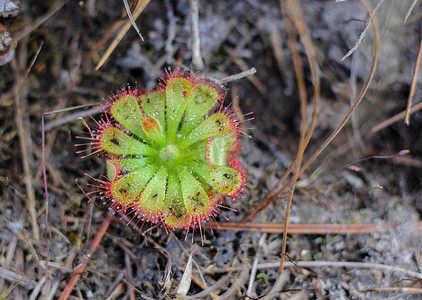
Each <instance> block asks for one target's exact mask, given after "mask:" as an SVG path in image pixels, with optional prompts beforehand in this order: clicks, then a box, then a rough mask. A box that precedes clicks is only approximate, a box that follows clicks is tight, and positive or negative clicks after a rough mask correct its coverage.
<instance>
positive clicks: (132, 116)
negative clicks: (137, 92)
mask: <svg viewBox="0 0 422 300" xmlns="http://www.w3.org/2000/svg"><path fill="white" fill-rule="evenodd" d="M110 113H111V114H112V115H113V117H114V118H115V119H116V120H117V121H118V122H119V123H120V124H122V125H123V126H124V127H125V128H126V129H127V130H129V131H130V132H131V133H133V134H135V135H137V136H138V137H140V138H142V139H143V140H147V138H146V135H145V133H144V132H143V131H142V128H141V127H140V124H141V123H142V120H143V115H142V112H141V110H140V108H139V104H138V100H137V99H136V97H135V96H133V95H131V94H127V95H125V96H121V97H120V98H117V100H116V101H115V102H114V103H113V105H112V106H111V107H110Z"/></svg>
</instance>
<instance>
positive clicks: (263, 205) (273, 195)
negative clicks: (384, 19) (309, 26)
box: [242, 0, 379, 222]
mask: <svg viewBox="0 0 422 300" xmlns="http://www.w3.org/2000/svg"><path fill="white" fill-rule="evenodd" d="M361 2H362V4H363V5H364V6H365V8H367V11H368V12H369V14H370V19H371V22H372V26H373V27H374V52H373V53H374V54H373V59H372V65H371V69H370V72H369V75H368V78H367V80H366V81H365V84H364V86H363V88H362V90H361V91H360V93H359V95H358V97H357V98H356V100H355V102H354V104H353V106H352V107H351V108H350V110H349V112H348V113H347V114H346V116H345V117H344V119H343V120H342V122H341V123H340V125H339V126H338V127H337V128H336V129H335V130H334V131H333V133H332V134H331V135H330V136H329V137H328V138H327V140H326V141H325V142H324V143H323V144H322V145H321V146H320V147H319V148H318V150H317V151H316V152H315V153H314V154H313V155H312V157H311V158H309V159H308V161H307V162H306V163H305V164H304V165H303V166H302V168H301V170H300V174H302V173H303V172H304V171H305V170H306V169H307V168H308V167H309V166H310V165H311V164H312V163H313V162H314V161H315V159H316V158H317V157H318V156H319V155H320V154H321V153H322V151H324V149H325V148H326V147H327V146H328V145H329V144H330V143H331V142H332V140H333V139H334V138H335V137H336V136H337V134H338V133H339V132H340V130H341V129H343V127H344V125H345V124H346V123H347V121H348V120H349V119H350V116H351V115H352V113H353V112H354V111H355V110H356V108H357V107H358V106H359V104H360V102H361V101H362V99H363V97H364V96H365V94H366V92H367V90H368V88H369V84H370V83H371V81H372V78H373V76H374V74H375V68H376V64H377V58H378V49H379V31H378V25H377V22H376V20H375V19H374V16H373V14H372V9H371V8H370V7H369V6H367V5H368V3H367V2H366V0H361ZM295 165H296V160H295V161H293V163H292V164H291V166H290V167H289V169H288V170H287V171H286V172H285V174H283V176H282V178H280V180H279V181H278V182H277V184H276V186H275V187H274V188H273V189H272V190H271V191H270V192H269V193H268V194H267V196H266V197H265V198H264V200H263V201H261V202H260V203H259V204H258V206H257V208H256V209H255V210H254V211H253V212H252V213H250V214H249V216H248V217H247V218H245V219H244V220H242V222H248V221H252V220H253V219H254V218H255V217H256V216H257V215H258V214H259V213H261V212H262V211H263V210H264V209H265V208H267V207H268V206H269V205H270V204H271V202H272V201H273V198H276V197H278V196H279V195H280V194H282V193H283V192H284V191H285V190H286V189H287V187H288V186H289V185H290V184H291V182H292V181H291V180H289V181H288V182H286V183H285V184H284V185H283V186H282V187H281V189H280V190H278V191H276V189H277V188H278V187H279V186H280V185H281V183H282V182H283V181H284V180H285V178H286V177H287V176H288V175H289V173H290V172H291V170H292V169H293V167H294V166H295Z"/></svg>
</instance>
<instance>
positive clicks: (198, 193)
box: [178, 167, 211, 219]
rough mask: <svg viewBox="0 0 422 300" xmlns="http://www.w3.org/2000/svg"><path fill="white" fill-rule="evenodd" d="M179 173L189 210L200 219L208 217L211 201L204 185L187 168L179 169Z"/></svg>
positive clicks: (185, 203)
mask: <svg viewBox="0 0 422 300" xmlns="http://www.w3.org/2000/svg"><path fill="white" fill-rule="evenodd" d="M178 173H179V174H178V175H179V179H180V186H181V188H182V194H183V203H184V205H185V208H186V210H187V212H188V213H189V214H193V215H194V216H197V218H200V219H201V218H203V217H208V214H207V212H208V210H209V207H210V205H211V201H210V198H209V197H208V195H207V193H206V192H205V190H204V189H203V187H202V185H201V184H200V183H199V181H198V180H196V178H195V177H194V176H193V175H192V174H191V172H190V171H188V170H187V168H185V167H184V168H181V169H179V172H178Z"/></svg>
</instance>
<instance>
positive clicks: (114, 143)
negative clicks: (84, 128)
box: [99, 127, 155, 156]
mask: <svg viewBox="0 0 422 300" xmlns="http://www.w3.org/2000/svg"><path fill="white" fill-rule="evenodd" d="M99 140H100V143H101V147H102V148H103V149H104V150H105V151H107V152H109V153H111V154H113V155H124V156H126V155H143V156H151V155H153V154H154V153H155V150H154V148H152V147H150V146H148V145H147V144H144V143H142V142H140V141H138V140H136V139H134V138H132V137H130V136H128V135H127V134H126V133H124V132H122V131H120V130H119V129H117V128H116V127H107V128H106V129H104V131H103V132H102V133H101V136H100V138H99Z"/></svg>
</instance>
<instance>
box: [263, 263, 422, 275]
mask: <svg viewBox="0 0 422 300" xmlns="http://www.w3.org/2000/svg"><path fill="white" fill-rule="evenodd" d="M277 266H278V264H277V263H263V264H259V265H258V269H269V268H277ZM285 267H286V268H289V267H301V268H318V267H334V268H358V269H381V270H388V271H394V272H400V273H404V274H406V275H407V276H410V277H415V278H419V279H422V274H421V273H418V272H414V271H411V270H407V269H403V268H400V267H395V266H390V265H384V264H377V263H367V262H349V261H295V262H286V263H285Z"/></svg>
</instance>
